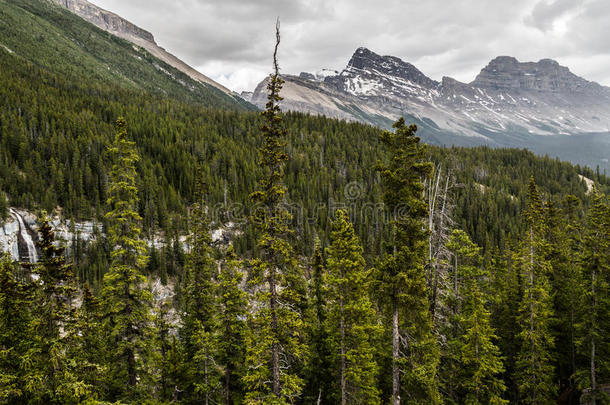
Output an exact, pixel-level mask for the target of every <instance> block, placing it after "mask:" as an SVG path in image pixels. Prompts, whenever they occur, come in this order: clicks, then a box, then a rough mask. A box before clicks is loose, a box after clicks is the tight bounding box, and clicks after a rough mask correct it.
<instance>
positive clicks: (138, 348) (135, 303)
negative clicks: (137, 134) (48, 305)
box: [102, 119, 152, 399]
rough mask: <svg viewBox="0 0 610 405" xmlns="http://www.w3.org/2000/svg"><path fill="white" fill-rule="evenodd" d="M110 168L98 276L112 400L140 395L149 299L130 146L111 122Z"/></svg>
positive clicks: (135, 158) (132, 145)
mask: <svg viewBox="0 0 610 405" xmlns="http://www.w3.org/2000/svg"><path fill="white" fill-rule="evenodd" d="M108 152H109V154H110V155H111V158H112V161H113V164H112V170H111V171H110V173H109V177H110V181H109V185H108V201H107V204H108V206H109V207H110V211H108V212H107V213H106V216H105V218H106V221H107V238H108V242H109V245H110V247H111V252H110V258H111V264H110V269H109V271H108V273H106V274H105V275H104V286H103V289H102V305H103V313H104V321H103V328H104V330H105V332H106V336H105V337H104V339H105V340H106V341H107V342H110V344H109V346H108V347H107V356H106V361H107V362H108V363H107V364H106V367H107V373H106V376H105V382H106V384H107V385H108V394H109V396H110V398H113V399H135V398H137V397H139V396H146V395H147V393H146V392H145V391H144V390H143V389H142V390H138V381H142V380H143V379H144V378H145V371H146V370H145V366H144V364H145V361H146V356H147V354H148V353H147V352H148V347H147V338H148V334H149V329H150V321H151V319H150V307H151V300H152V295H151V293H150V291H149V290H148V289H146V287H145V283H146V277H144V276H143V275H142V273H141V270H142V269H143V268H144V266H145V265H146V260H147V257H146V244H145V242H144V241H143V240H142V239H140V232H141V228H140V225H139V222H140V221H141V217H140V215H139V214H138V212H137V205H138V189H137V186H136V177H137V172H136V163H137V162H138V159H139V156H138V154H137V152H136V150H135V143H134V142H133V141H130V140H128V139H127V129H126V124H125V120H123V119H118V120H117V131H116V136H115V139H114V142H113V143H112V145H111V146H110V147H109V148H108Z"/></svg>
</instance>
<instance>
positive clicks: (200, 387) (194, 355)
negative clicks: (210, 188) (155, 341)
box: [180, 171, 221, 404]
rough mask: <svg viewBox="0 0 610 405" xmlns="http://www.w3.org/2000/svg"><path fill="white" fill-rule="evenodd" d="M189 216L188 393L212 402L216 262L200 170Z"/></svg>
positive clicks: (216, 377) (216, 389) (216, 393)
mask: <svg viewBox="0 0 610 405" xmlns="http://www.w3.org/2000/svg"><path fill="white" fill-rule="evenodd" d="M196 180H197V184H196V186H195V187H196V191H195V203H194V204H193V209H192V212H191V216H190V226H191V230H190V235H189V239H188V243H189V245H190V249H191V250H190V252H189V254H188V255H187V258H186V274H185V281H184V284H185V287H184V310H183V311H184V325H183V327H182V329H181V331H180V334H181V336H182V338H183V342H184V346H185V355H186V362H187V364H188V365H189V368H188V378H187V379H188V382H189V387H187V394H188V396H190V397H192V398H191V399H192V400H193V401H200V402H203V403H206V404H207V403H209V402H210V400H212V399H213V398H220V387H221V384H220V377H221V376H220V373H219V371H218V369H217V368H216V367H215V366H214V364H215V362H216V360H215V358H216V356H217V351H218V327H219V326H218V319H217V313H218V301H217V297H216V293H217V292H216V280H215V277H216V264H215V262H214V256H213V254H214V250H213V247H212V237H211V235H210V224H209V219H208V217H207V213H206V210H207V207H206V202H205V198H204V196H205V190H204V188H205V185H204V184H203V176H202V173H201V171H199V172H198V174H197V179H196Z"/></svg>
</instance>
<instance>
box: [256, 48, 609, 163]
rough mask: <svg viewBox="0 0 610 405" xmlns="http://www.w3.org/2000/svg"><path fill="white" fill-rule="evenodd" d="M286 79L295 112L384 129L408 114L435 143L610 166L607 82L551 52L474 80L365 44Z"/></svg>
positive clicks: (500, 61)
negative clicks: (331, 67)
mask: <svg viewBox="0 0 610 405" xmlns="http://www.w3.org/2000/svg"><path fill="white" fill-rule="evenodd" d="M285 79H286V84H285V87H284V90H283V93H282V95H283V97H284V101H283V107H284V108H285V109H288V110H296V111H302V112H307V113H312V114H324V115H327V116H330V117H335V118H341V119H346V120H350V121H361V122H366V123H369V124H373V125H377V126H381V127H389V126H390V125H391V123H392V122H393V121H395V120H396V119H397V118H398V117H400V116H404V117H405V118H406V119H407V120H408V121H411V122H414V123H416V124H418V125H419V126H420V129H421V132H420V133H422V134H423V136H424V138H425V139H426V140H427V141H428V142H430V143H436V144H455V145H466V146H467V145H477V144H488V145H492V146H510V147H526V148H529V149H532V150H533V151H535V152H537V153H542V154H544V153H550V154H553V155H556V156H561V157H563V158H565V159H569V160H571V161H573V162H575V163H581V164H588V165H591V166H595V165H600V166H602V167H609V165H608V157H610V156H609V155H610V134H608V126H609V125H610V88H608V87H604V86H601V85H599V84H597V83H594V82H590V81H587V80H585V79H583V78H580V77H578V76H576V75H574V74H573V73H571V72H570V70H569V69H568V68H567V67H564V66H561V65H559V64H558V63H557V62H555V61H553V60H550V59H542V60H540V61H539V62H526V63H522V62H519V61H517V59H515V58H512V57H509V56H500V57H497V58H495V59H493V60H492V61H491V62H490V63H489V64H488V65H487V66H486V67H485V68H483V70H482V71H481V73H480V74H479V75H478V76H477V77H476V78H475V80H474V81H473V82H471V83H462V82H459V81H457V80H455V79H452V78H450V77H443V79H442V81H441V82H438V81H435V80H432V79H430V78H429V77H427V76H426V75H425V74H424V73H422V72H421V71H420V70H419V69H417V68H416V67H415V66H413V65H412V64H410V63H408V62H405V61H402V60H401V59H399V58H396V57H393V56H380V55H378V54H376V53H374V52H372V51H370V50H368V49H366V48H358V49H357V50H356V52H355V53H354V54H353V56H352V58H351V59H350V61H349V63H348V64H347V67H346V68H345V69H343V71H341V72H338V73H337V74H335V75H332V74H331V75H324V76H323V77H320V76H315V75H313V74H309V73H301V74H300V75H299V76H292V75H286V76H285ZM264 96H265V82H262V83H260V84H259V85H258V86H257V88H256V89H255V91H254V94H253V95H252V96H251V101H252V102H253V103H254V104H256V105H258V106H259V107H260V106H263V105H264V101H265V99H264ZM568 135H572V136H571V137H569V136H568ZM583 140H586V142H583Z"/></svg>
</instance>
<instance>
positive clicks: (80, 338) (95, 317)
mask: <svg viewBox="0 0 610 405" xmlns="http://www.w3.org/2000/svg"><path fill="white" fill-rule="evenodd" d="M101 328H102V308H101V304H100V302H99V300H98V298H97V297H96V296H95V295H94V294H93V291H92V290H91V287H90V285H89V283H86V284H85V285H84V287H83V289H82V303H81V306H80V308H79V309H78V311H77V314H76V331H77V333H76V337H75V347H74V348H73V353H72V355H73V356H74V358H75V359H77V368H78V375H79V376H80V377H81V378H82V379H83V382H84V383H85V384H87V385H89V386H91V387H93V392H94V393H95V394H103V392H101V387H100V384H98V383H99V381H100V380H101V378H102V376H103V371H104V369H103V365H104V346H105V343H104V341H103V332H102V329H101Z"/></svg>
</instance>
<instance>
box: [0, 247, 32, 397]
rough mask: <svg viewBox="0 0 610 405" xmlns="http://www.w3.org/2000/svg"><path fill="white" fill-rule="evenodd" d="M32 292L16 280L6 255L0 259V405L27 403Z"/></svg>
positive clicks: (13, 266)
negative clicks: (1, 404)
mask: <svg viewBox="0 0 610 405" xmlns="http://www.w3.org/2000/svg"><path fill="white" fill-rule="evenodd" d="M32 298H33V297H32V291H31V288H28V286H27V285H26V283H24V282H23V281H22V280H20V279H19V277H18V272H17V267H16V266H15V265H14V264H13V263H12V261H11V259H10V257H9V256H8V255H6V254H3V255H1V256H0V402H1V403H18V402H20V401H21V402H25V401H27V386H26V375H27V373H28V372H29V367H30V362H29V359H28V356H27V355H26V353H27V352H28V351H29V350H30V349H31V346H32V344H33V338H34V336H32V334H31V330H30V328H29V327H28V325H29V324H30V322H31V314H30V312H29V311H28V310H27V309H28V308H30V307H31V305H32Z"/></svg>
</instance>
